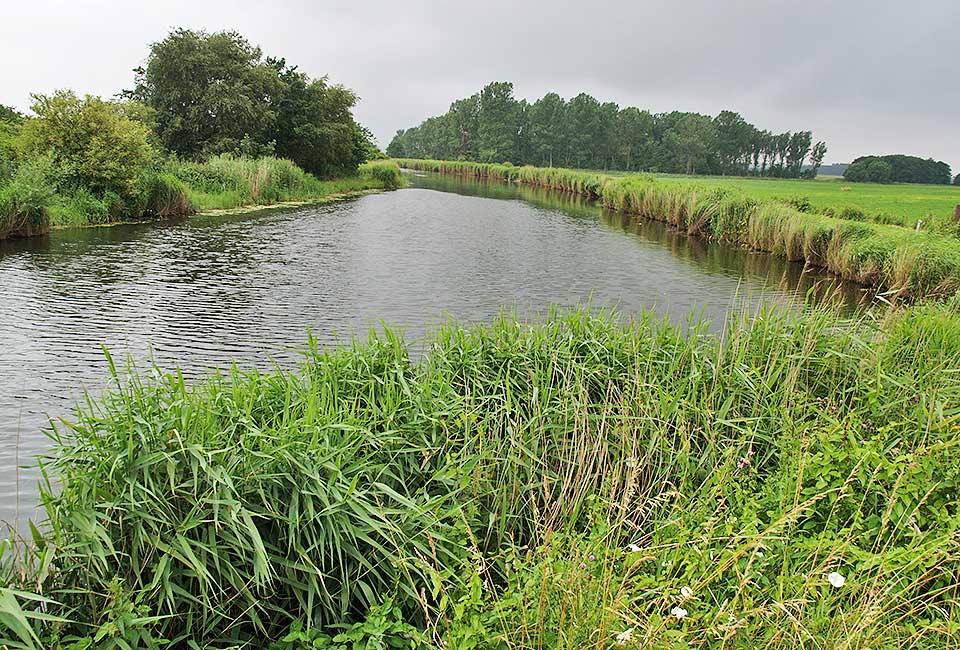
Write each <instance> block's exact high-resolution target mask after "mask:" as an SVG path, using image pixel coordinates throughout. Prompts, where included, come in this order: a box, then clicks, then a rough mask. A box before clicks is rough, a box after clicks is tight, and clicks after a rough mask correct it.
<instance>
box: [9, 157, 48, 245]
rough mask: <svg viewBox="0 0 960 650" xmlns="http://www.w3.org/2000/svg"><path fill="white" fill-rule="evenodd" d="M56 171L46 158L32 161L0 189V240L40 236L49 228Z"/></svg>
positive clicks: (26, 163) (19, 169)
mask: <svg viewBox="0 0 960 650" xmlns="http://www.w3.org/2000/svg"><path fill="white" fill-rule="evenodd" d="M59 183H60V172H59V170H58V168H57V166H56V165H55V164H54V162H53V159H52V157H50V156H38V157H35V158H32V159H30V160H28V161H26V162H25V163H23V164H22V165H20V167H19V168H17V170H16V172H15V173H14V174H13V176H12V177H11V178H10V180H9V181H8V182H7V183H6V184H5V185H3V186H0V238H3V237H9V236H28V235H36V234H42V233H44V232H46V231H47V230H48V229H49V215H48V210H49V208H50V206H51V205H52V204H53V202H54V199H55V196H56V191H57V186H58V184H59Z"/></svg>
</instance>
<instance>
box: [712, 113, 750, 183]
mask: <svg viewBox="0 0 960 650" xmlns="http://www.w3.org/2000/svg"><path fill="white" fill-rule="evenodd" d="M713 122H714V126H715V128H716V134H717V157H718V159H719V160H718V162H719V170H718V171H720V173H722V174H741V173H745V172H746V170H747V165H748V162H749V157H750V153H751V151H752V149H751V144H752V142H751V138H752V136H753V132H754V128H753V127H752V126H751V125H750V124H748V123H747V121H746V120H745V119H743V117H742V116H741V115H740V114H739V113H734V112H733V111H721V113H720V114H719V115H717V117H716V118H714V121H713Z"/></svg>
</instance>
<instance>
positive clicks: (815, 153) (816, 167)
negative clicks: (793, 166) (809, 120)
mask: <svg viewBox="0 0 960 650" xmlns="http://www.w3.org/2000/svg"><path fill="white" fill-rule="evenodd" d="M826 155H827V143H826V142H824V141H822V140H821V141H820V142H818V143H817V144H815V145H814V146H813V150H812V151H811V152H810V169H808V170H807V172H806V176H807V178H816V177H817V172H818V171H820V165H822V164H823V159H824V157H826Z"/></svg>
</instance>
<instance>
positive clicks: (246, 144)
mask: <svg viewBox="0 0 960 650" xmlns="http://www.w3.org/2000/svg"><path fill="white" fill-rule="evenodd" d="M123 95H124V97H123V99H120V100H109V101H108V100H103V99H101V98H99V97H92V96H85V97H78V96H77V95H76V94H74V93H73V92H71V91H57V92H55V93H53V94H51V95H35V96H34V98H33V99H34V101H33V105H32V115H31V116H29V117H27V116H24V115H21V114H19V113H17V112H16V111H14V110H12V109H8V108H6V107H0V108H2V110H0V238H2V237H6V236H17V235H20V236H27V235H34V234H41V233H43V232H46V231H47V230H49V228H50V227H53V226H80V225H88V224H102V223H110V222H115V221H129V220H131V219H144V218H158V217H171V216H180V215H185V214H189V213H191V212H193V211H196V210H203V209H208V208H224V207H236V206H239V205H259V204H271V203H275V202H277V201H283V200H290V199H298V200H309V199H312V198H319V197H323V196H329V195H330V194H335V193H342V192H350V191H357V190H362V189H371V188H387V189H389V188H391V187H396V186H397V184H398V182H399V174H398V173H396V170H393V169H391V168H390V165H385V164H380V165H374V166H363V164H364V162H365V161H367V160H371V159H375V158H382V157H383V154H382V153H380V152H379V151H378V150H377V148H376V146H375V145H374V144H373V143H372V139H371V136H370V133H369V131H367V130H366V129H365V128H363V127H362V126H360V125H359V124H357V123H356V122H355V121H354V119H353V115H352V114H351V109H352V107H353V105H354V104H355V103H356V99H357V98H356V96H355V95H354V94H353V93H352V92H351V91H350V90H348V89H346V88H344V87H343V86H339V85H331V84H330V83H328V81H327V79H326V78H325V77H324V78H321V79H311V78H309V77H308V76H306V75H305V74H303V73H301V72H299V71H297V69H296V67H294V66H290V65H288V64H287V63H286V62H285V61H284V60H283V59H274V58H270V57H267V58H264V57H263V54H262V53H261V52H260V50H259V48H256V47H254V46H252V45H251V44H250V43H249V42H247V41H246V39H244V38H243V37H242V36H240V35H239V34H236V33H235V32H217V33H213V34H208V33H206V32H194V31H190V30H183V29H178V30H175V31H173V32H172V33H171V34H170V35H169V36H168V37H167V38H166V39H164V40H163V41H161V42H160V43H155V44H153V45H152V46H151V53H150V56H149V58H148V60H147V63H146V66H145V67H143V68H138V69H137V71H136V84H135V87H134V89H133V90H131V91H127V92H125V93H124V94H123Z"/></svg>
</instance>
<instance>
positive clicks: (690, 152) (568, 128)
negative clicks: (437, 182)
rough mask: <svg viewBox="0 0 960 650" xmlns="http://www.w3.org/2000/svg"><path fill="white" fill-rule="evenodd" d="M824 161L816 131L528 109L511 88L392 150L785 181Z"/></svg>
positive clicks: (402, 138) (441, 119)
mask: <svg viewBox="0 0 960 650" xmlns="http://www.w3.org/2000/svg"><path fill="white" fill-rule="evenodd" d="M826 152H827V147H826V144H825V143H823V142H817V143H816V144H814V143H813V134H812V133H811V132H810V131H797V132H793V133H791V132H789V131H788V132H785V133H776V134H775V133H771V132H770V131H766V130H762V129H758V128H757V127H755V126H754V125H752V124H750V123H749V122H747V121H746V120H745V119H744V118H743V117H742V116H741V115H740V114H739V113H735V112H733V111H723V112H721V113H720V114H719V115H717V116H716V117H710V116H709V115H701V114H700V113H687V112H681V111H672V112H670V113H651V112H650V111H646V110H640V109H639V108H633V107H628V108H623V109H621V108H620V107H619V106H617V104H615V103H613V102H606V103H601V102H600V101H599V100H597V99H595V98H594V97H591V96H590V95H588V94H586V93H581V94H579V95H577V96H576V97H574V98H573V99H570V100H569V101H565V100H564V99H563V98H561V97H560V95H558V94H556V93H548V94H547V95H545V96H544V97H543V98H541V99H539V100H537V101H536V102H534V103H532V104H531V103H528V102H527V101H526V100H522V99H521V100H517V99H515V98H514V96H513V84H512V83H509V82H496V83H491V84H488V85H487V86H486V87H484V88H483V90H481V91H480V92H479V93H477V94H475V95H472V96H470V97H467V98H466V99H460V100H457V101H455V102H453V103H452V104H451V105H450V110H449V111H447V113H445V114H444V115H440V116H438V117H431V118H429V119H427V120H425V121H424V122H422V123H421V124H420V125H419V126H417V127H413V128H410V129H406V130H400V131H398V132H397V134H396V136H394V138H393V140H392V141H391V142H390V145H389V146H388V147H387V154H388V155H390V156H393V157H395V158H421V159H422V158H431V159H446V160H471V161H479V162H511V163H513V164H532V165H539V166H546V167H553V166H563V167H573V168H581V169H583V168H585V169H619V170H625V171H649V172H667V173H681V174H737V175H758V176H776V177H784V178H798V177H801V176H809V177H813V176H816V174H817V169H818V168H819V167H820V165H821V163H822V162H823V158H824V155H825V154H826Z"/></svg>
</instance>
